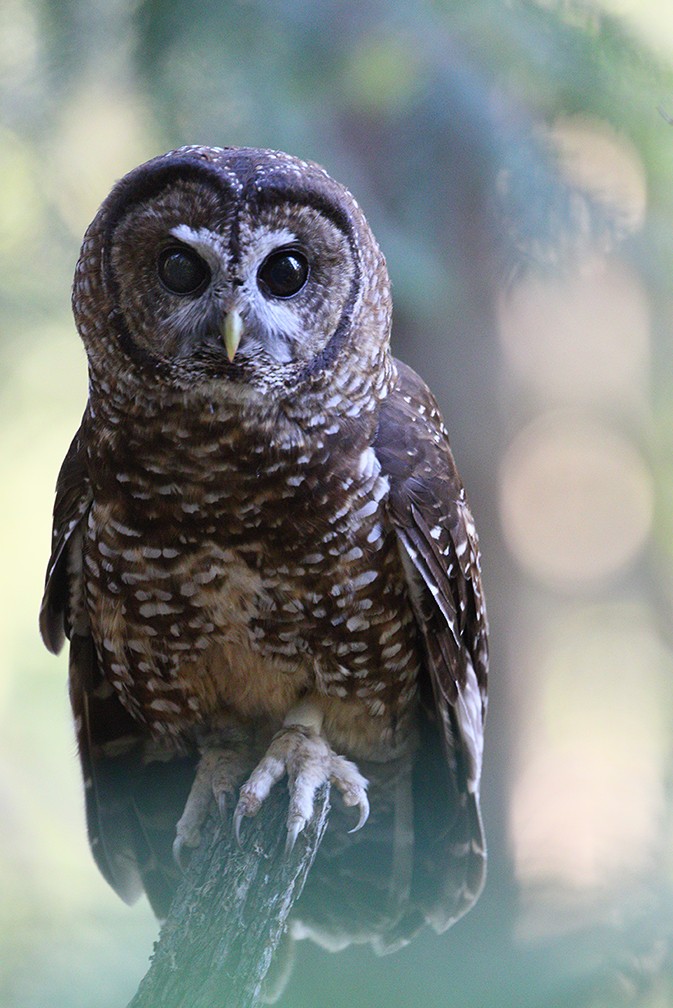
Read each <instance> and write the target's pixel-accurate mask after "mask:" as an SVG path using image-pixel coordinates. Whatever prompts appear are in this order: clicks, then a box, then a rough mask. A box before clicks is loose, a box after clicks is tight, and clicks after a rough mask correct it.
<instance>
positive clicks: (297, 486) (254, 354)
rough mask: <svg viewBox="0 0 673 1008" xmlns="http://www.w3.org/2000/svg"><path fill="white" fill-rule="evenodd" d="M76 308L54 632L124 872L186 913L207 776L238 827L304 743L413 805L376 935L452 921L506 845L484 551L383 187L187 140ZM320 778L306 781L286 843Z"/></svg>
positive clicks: (87, 769) (120, 211) (128, 188)
mask: <svg viewBox="0 0 673 1008" xmlns="http://www.w3.org/2000/svg"><path fill="white" fill-rule="evenodd" d="M73 306H74V312H75V318H76V321H77V325H78V328H79V331H80V334H81V336H82V339H83V341H84V344H85V347H86V350H87V355H88V360H89V374H90V395H89V402H88V404H87V408H86V411H85V414H84V418H83V421H82V425H81V427H80V430H79V432H78V434H77V435H76V437H75V439H74V441H73V443H72V445H71V448H70V451H69V452H68V455H67V457H66V459H65V462H64V463H63V467H62V470H61V474H60V476H59V481H58V485H57V491H56V504H55V509H54V534H53V549H52V557H51V561H50V565H49V569H48V573H47V584H46V591H45V599H44V603H43V609H42V614H41V628H42V633H43V637H44V640H45V643H46V644H47V646H48V647H49V648H50V650H52V651H54V652H56V651H58V650H59V648H60V647H61V644H62V642H63V635H64V633H65V635H66V636H68V637H69V639H70V689H71V698H72V704H73V710H74V714H75V719H76V725H77V732H78V739H79V748H80V755H81V760H82V767H83V773H84V778H85V786H86V792H87V814H88V823H89V832H90V838H91V843H92V847H93V850H94V854H95V856H96V860H97V862H98V864H99V866H100V868H101V870H102V872H103V874H104V875H105V876H106V878H107V879H108V880H109V881H110V883H111V884H112V885H113V886H114V887H115V888H116V889H117V891H118V892H119V893H120V894H121V895H122V896H123V897H124V898H126V899H130V898H133V896H134V895H135V894H136V892H137V891H138V889H139V888H140V887H141V886H144V888H145V889H146V890H147V892H148V895H149V897H150V899H151V901H152V902H153V905H154V906H155V908H156V909H157V911H158V912H159V913H163V912H165V909H166V904H167V900H168V899H169V897H170V892H171V889H172V886H173V885H174V881H175V868H174V865H173V862H172V860H171V853H170V848H171V843H172V841H173V836H174V831H175V830H176V828H177V838H176V840H175V845H174V846H175V850H176V852H177V853H178V855H180V854H181V852H182V850H183V848H184V847H185V846H193V845H195V844H196V843H198V840H199V825H200V823H201V821H202V818H203V814H204V809H206V810H207V801H209V800H212V799H211V798H209V797H208V796H211V795H214V796H215V798H216V799H217V800H218V801H219V802H220V805H221V807H223V808H224V806H225V805H226V804H227V803H229V804H232V802H233V803H235V801H236V794H237V792H238V788H239V787H240V786H241V785H243V787H242V788H241V791H240V796H239V798H238V804H237V806H236V811H235V815H234V820H235V824H236V828H237V829H238V828H239V827H240V822H241V819H242V818H243V817H244V816H246V815H252V814H255V813H256V812H257V810H258V809H259V807H260V805H261V804H262V803H263V799H264V796H265V794H266V793H268V788H269V787H270V786H272V785H273V783H274V782H275V780H277V779H278V775H279V772H280V773H282V772H283V770H284V769H286V767H287V765H288V764H289V762H290V761H291V760H295V761H297V760H298V761H299V765H300V766H303V765H304V764H305V765H306V767H307V768H309V767H310V768H311V769H312V771H315V773H314V778H315V779H317V780H318V782H319V781H320V779H329V778H331V779H332V782H333V784H335V786H336V787H337V789H338V790H339V791H340V792H341V793H342V795H343V797H344V801H345V803H346V804H347V805H357V806H358V807H359V809H360V825H363V824H364V820H365V818H366V816H367V811H368V800H367V796H366V788H367V781H366V780H365V778H364V777H363V776H362V773H361V772H360V770H359V769H358V766H359V765H361V766H365V765H366V767H367V773H368V775H369V776H371V777H372V778H373V779H374V780H378V778H381V779H384V778H386V774H387V775H388V778H390V779H392V778H394V779H395V781H396V783H395V795H397V796H398V797H397V798H394V799H393V798H391V797H390V790H389V793H388V795H387V798H386V797H385V796H384V797H382V798H381V807H383V806H384V805H385V804H386V801H388V803H389V804H390V803H392V804H393V805H394V804H395V802H403V801H406V802H408V803H409V808H412V805H411V803H412V802H413V811H412V812H411V813H410V815H411V819H409V822H410V824H411V825H410V829H413V830H415V839H414V841H413V842H412V843H411V846H410V850H411V851H412V853H411V854H410V855H409V858H410V860H409V859H408V861H409V864H408V868H407V875H408V877H409V879H411V881H408V885H406V888H405V887H404V886H402V887H401V888H403V889H404V891H405V896H404V898H403V899H402V898H400V899H398V901H397V903H398V906H397V910H396V913H397V918H396V922H395V924H394V926H393V925H392V924H391V923H390V921H388V922H387V923H386V924H385V926H384V925H383V924H382V923H381V921H380V920H379V921H377V923H376V925H375V926H374V925H372V928H373V930H375V931H377V933H378V935H379V939H378V941H379V945H381V946H382V947H383V946H388V945H391V944H394V942H395V941H396V940H397V939H398V938H400V936H401V937H402V938H403V937H404V934H405V928H406V931H408V932H409V933H411V931H413V930H414V928H415V927H416V924H415V923H412V918H413V921H414V922H415V921H417V919H418V920H422V919H425V920H428V921H430V922H431V923H432V924H433V925H434V926H435V927H436V928H437V929H438V930H441V929H443V928H444V927H446V926H448V924H450V923H451V922H452V920H454V919H455V918H456V917H457V916H459V915H460V914H461V913H462V912H464V911H465V910H466V909H467V908H468V907H469V906H470V905H471V904H472V902H473V901H474V899H475V898H476V896H477V894H478V892H479V890H480V888H481V884H482V877H483V865H484V857H485V854H484V846H483V838H482V832H481V824H480V817H479V808H478V796H479V777H480V772H481V752H482V726H483V716H484V711H485V690H486V670H487V644H486V617H485V610H484V605H483V597H482V592H481V582H480V573H479V550H478V545H477V537H476V533H475V530H474V525H473V522H472V518H471V516H470V512H469V510H468V508H467V505H466V503H465V496H464V491H463V488H462V485H461V481H460V477H459V475H458V473H457V470H456V468H455V465H454V463H453V459H452V456H451V452H450V449H449V444H448V440H447V436H446V431H445V430H444V427H443V425H442V422H441V417H440V415H439V412H438V410H437V406H436V404H435V402H434V400H433V398H432V396H431V394H430V393H429V391H428V390H427V388H426V386H425V385H424V384H423V382H422V381H421V379H420V378H418V376H417V375H415V374H414V372H413V371H411V370H410V369H409V368H407V367H406V366H404V365H402V364H400V363H399V362H396V361H395V360H394V359H393V358H392V357H391V355H390V351H389V346H388V339H389V330H390V293H389V284H388V279H387V273H386V269H385V263H384V260H383V257H382V255H381V253H380V251H379V249H378V247H377V245H376V242H375V240H374V238H373V236H372V235H371V232H370V230H369V227H368V225H367V223H366V221H365V219H364V217H363V215H362V213H361V211H360V210H359V208H358V206H357V204H356V203H355V201H354V200H353V198H352V197H351V196H350V194H349V193H348V192H347V191H346V190H345V189H344V188H343V187H341V186H339V185H338V184H337V183H336V182H334V181H333V180H332V179H331V178H329V176H328V175H327V174H326V173H325V172H324V170H323V169H321V168H319V167H318V166H316V165H313V164H310V163H306V162H303V161H299V160H297V159H295V158H291V157H289V156H288V155H285V154H281V153H278V152H271V151H260V150H252V149H250V150H248V149H234V148H231V149H224V150H221V149H214V148H199V147H192V148H182V149H181V150H178V151H174V152H171V153H169V154H167V155H164V156H163V157H160V158H156V159H154V160H153V161H150V162H148V163H147V164H146V165H142V166H141V167H140V168H138V169H136V170H135V171H133V172H131V173H130V174H129V175H127V176H126V177H125V178H124V179H122V181H121V182H120V183H119V184H118V185H117V186H116V187H115V188H114V189H113V191H112V192H111V194H110V196H109V197H108V199H107V200H106V201H105V202H104V203H103V205H102V207H101V209H100V211H99V213H98V214H97V216H96V218H95V219H94V221H93V223H92V224H91V226H90V228H89V230H88V231H87V234H86V236H85V239H84V243H83V246H82V253H81V257H80V260H79V263H78V267H77V272H76V275H75V285H74V292H73ZM268 752H270V753H271V754H272V755H273V757H274V760H271V759H270V758H269V757H268V755H267V756H265V753H268ZM440 754H441V756H440ZM197 755H198V756H200V758H201V762H200V765H199V769H198V772H197V773H196V779H195V782H194V784H193V786H191V793H190V795H189V799H188V800H187V804H186V808H185V810H184V813H183V814H182V816H180V811H181V809H180V808H177V809H176V803H177V802H178V801H179V803H182V802H184V800H185V797H186V795H187V792H189V788H190V785H191V784H192V778H193V776H194V760H195V756H197ZM344 757H346V758H344ZM275 761H277V762H275ZM400 762H401V763H402V764H404V765H405V767H406V770H405V773H404V774H400V773H397V771H395V773H393V772H392V770H391V769H390V768H392V767H397V766H398V765H400ZM256 764H257V769H254V768H255V765H256ZM277 765H280V766H281V771H278V769H277ZM386 768H389V769H388V770H386ZM253 771H254V772H253ZM316 774H317V777H316ZM405 775H406V776H405ZM403 777H404V779H405V780H406V781H407V783H406V785H405V788H406V790H405V788H402V790H400V783H399V782H400V780H402V778H403ZM314 786H315V784H314V783H313V784H311V785H310V786H309V785H306V784H304V783H302V782H301V780H300V781H299V783H295V784H293V785H292V786H291V787H290V804H289V813H288V830H289V833H290V840H292V839H293V837H294V836H296V834H297V832H298V831H299V830H300V829H301V828H303V825H304V824H305V821H306V820H307V818H308V817H309V816H310V815H311V811H312V798H313V789H314ZM171 790H172V793H173V795H174V796H175V795H177V796H178V797H177V799H176V798H175V797H173V799H172V801H171V802H168V801H166V800H164V798H162V795H165V793H167V791H171ZM384 791H385V788H384V789H383V790H382V791H381V794H382V795H383V794H384ZM402 792H404V796H403V797H399V795H401V794H402ZM375 795H376V787H375V786H374V785H373V786H372V790H371V797H372V802H373V801H374V798H375ZM206 799H207V800H206ZM372 811H373V815H372V821H371V822H370V824H368V825H367V826H366V827H365V828H364V829H363V830H362V832H361V833H359V834H358V839H357V841H353V843H356V842H357V843H358V844H365V845H366V843H367V830H368V829H371V830H372V831H374V830H375V829H376V813H377V809H376V807H375V806H374V805H373V806H372ZM262 814H263V813H262ZM178 817H180V818H179V822H178V821H177V820H178ZM381 821H382V820H381ZM333 833H335V835H336V831H335V830H333ZM370 835H371V836H373V835H374V833H373V832H372V833H371V834H370ZM336 842H337V843H338V842H339V841H336ZM390 842H391V843H392V844H393V846H395V845H398V844H399V841H398V840H395V841H393V840H391V841H390ZM364 849H365V848H363V847H361V848H360V850H361V851H362V850H364ZM395 856H397V855H395ZM393 861H394V862H395V863H396V864H399V863H400V858H399V857H398V858H397V861H395V857H393ZM339 870H340V871H344V872H347V868H345V867H344V865H343V864H341V867H340V869H339ZM391 871H392V869H391ZM391 886H392V888H394V887H395V880H393V882H392V883H390V884H389V888H390V887H391ZM398 890H399V891H401V889H400V887H398ZM309 904H310V900H309V901H308V902H307V907H308V906H309ZM349 912H352V909H351V911H349ZM310 913H311V912H310V909H309V910H307V914H308V916H310ZM402 920H406V921H407V923H408V927H407V926H406V925H404V926H401V925H400V921H402ZM332 924H333V922H332ZM321 926H322V925H321V924H320V923H318V924H315V928H316V931H318V930H320V927H321ZM344 926H345V925H344ZM384 934H385V935H387V937H385V938H384V937H381V936H383V935H384ZM393 934H394V935H396V936H397V938H394V937H393ZM372 940H374V939H373V938H372Z"/></svg>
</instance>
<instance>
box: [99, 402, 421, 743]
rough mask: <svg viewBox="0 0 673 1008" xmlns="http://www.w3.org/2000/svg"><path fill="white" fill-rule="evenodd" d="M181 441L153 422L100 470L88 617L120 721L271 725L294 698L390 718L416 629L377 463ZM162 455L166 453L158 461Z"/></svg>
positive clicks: (216, 438) (156, 726)
mask: <svg viewBox="0 0 673 1008" xmlns="http://www.w3.org/2000/svg"><path fill="white" fill-rule="evenodd" d="M181 432H183V431H182V428H180V427H178V428H177V429H176V428H173V429H169V428H168V426H167V424H166V420H165V419H164V421H163V427H162V432H161V437H159V436H158V435H155V437H154V438H152V437H148V431H147V429H146V430H145V431H143V432H141V433H138V434H136V438H140V437H141V436H142V437H144V438H145V444H144V446H141V445H139V444H131V443H130V442H129V440H128V438H127V439H126V440H125V443H124V452H121V453H120V457H119V458H118V459H117V460H116V465H114V466H110V465H109V464H108V465H107V466H105V465H103V467H102V468H99V470H98V471H99V472H104V473H106V479H103V480H101V482H100V490H99V493H98V495H97V496H96V498H95V500H94V505H93V507H92V509H91V513H90V516H89V525H88V530H87V536H86V544H85V558H84V565H85V577H86V583H87V594H88V599H89V611H90V619H91V624H92V628H93V633H94V637H95V639H96V643H97V647H98V650H99V655H100V660H101V663H102V665H103V667H104V668H105V670H106V673H107V675H108V677H109V679H110V680H111V681H112V683H113V684H114V685H115V687H116V689H117V690H118V691H119V694H120V696H121V699H122V701H123V702H124V703H125V705H126V706H127V708H128V709H129V710H130V711H131V712H132V713H133V714H134V715H135V716H136V717H138V718H139V719H141V720H143V721H145V722H146V723H147V724H148V725H149V726H150V728H152V729H153V730H155V731H156V732H159V733H161V734H168V735H171V734H172V735H181V734H182V733H184V732H185V731H186V730H189V729H190V727H191V726H193V725H195V724H200V723H208V722H209V720H211V719H212V718H214V717H216V716H217V715H218V714H219V713H221V712H222V711H223V710H230V711H233V712H234V713H235V714H237V715H238V716H242V717H246V718H252V719H254V718H266V719H268V718H271V719H276V720H278V721H279V722H281V721H282V718H283V716H284V714H285V713H286V711H287V710H288V708H289V707H290V706H291V705H292V704H293V703H295V702H296V701H297V699H298V698H299V697H300V696H302V695H304V694H305V693H306V692H317V693H319V694H322V695H324V696H325V697H330V698H333V699H335V700H339V701H349V700H353V701H355V702H357V704H358V707H360V708H364V709H366V710H367V711H368V712H369V714H370V715H371V717H373V718H386V716H387V717H388V719H390V717H391V716H392V717H393V718H396V717H397V715H398V713H399V709H400V708H403V707H404V706H405V704H408V703H409V702H410V699H411V697H412V696H413V692H414V689H415V679H416V674H417V659H416V641H415V627H414V622H413V617H412V614H411V610H410V607H409V604H408V599H407V596H406V588H405V585H404V579H403V574H402V570H401V566H400V562H399V557H398V551H397V547H396V542H395V536H394V533H392V532H391V531H390V530H389V529H388V528H387V523H386V520H385V498H386V494H387V489H388V485H387V481H386V479H385V478H384V477H383V476H382V475H381V473H380V469H379V466H378V463H377V461H376V458H375V456H374V454H373V452H372V451H371V449H370V448H368V447H367V445H366V443H362V444H359V445H358V444H356V443H354V439H352V438H351V440H350V442H347V443H346V445H345V446H344V445H341V451H340V450H339V445H338V444H337V443H333V444H331V445H330V444H329V440H330V435H329V434H328V435H325V434H324V433H322V434H321V433H320V432H318V433H316V432H315V431H314V432H313V435H312V441H313V444H312V446H309V444H307V443H306V442H305V443H304V444H303V445H301V444H300V445H293V446H292V447H291V450H288V451H285V452H283V450H282V446H281V449H280V450H279V449H278V446H276V449H275V450H271V451H270V450H269V445H268V442H265V441H264V440H261V441H257V442H255V445H256V446H260V445H261V447H262V449H263V450H260V451H256V450H255V448H254V447H253V448H252V449H251V448H250V445H249V443H248V439H247V438H246V439H245V444H244V443H243V441H244V437H243V435H242V433H241V431H240V430H239V429H231V428H229V427H227V426H226V425H225V426H224V427H223V428H221V429H218V427H217V425H213V426H212V427H211V428H210V429H209V430H208V431H204V430H201V431H196V432H195V431H193V430H192V431H191V436H190V437H189V439H187V438H186V437H184V438H183V439H182V441H181V439H180V433H181ZM184 433H185V434H186V430H185V431H184ZM206 433H209V435H210V436H209V437H207V436H205V435H206ZM167 439H170V441H171V443H172V446H173V452H172V453H167V452H166V450H165V447H164V448H162V449H161V450H157V444H158V443H161V444H165V441H166V440H167ZM307 440H308V439H307ZM332 441H333V442H334V441H335V439H334V437H333V436H332ZM316 444H317V445H318V447H316ZM176 446H177V447H176ZM187 446H188V448H187ZM185 448H187V450H184V449H185ZM108 462H109V460H108ZM391 671H392V675H391ZM393 708H394V709H393Z"/></svg>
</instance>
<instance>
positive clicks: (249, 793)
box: [234, 724, 369, 854]
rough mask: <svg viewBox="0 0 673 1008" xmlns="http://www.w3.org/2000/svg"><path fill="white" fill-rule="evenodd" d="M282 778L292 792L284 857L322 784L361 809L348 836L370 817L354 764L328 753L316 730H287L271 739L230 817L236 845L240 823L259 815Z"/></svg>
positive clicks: (309, 814) (297, 727)
mask: <svg viewBox="0 0 673 1008" xmlns="http://www.w3.org/2000/svg"><path fill="white" fill-rule="evenodd" d="M286 774H287V778H288V790H289V792H290V806H289V809H288V816H287V841H286V844H285V851H286V854H289V853H290V852H291V851H292V849H293V848H294V845H295V843H296V841H297V837H298V836H299V834H300V833H301V832H302V830H303V829H304V827H305V826H306V824H307V823H308V822H309V821H310V820H311V819H312V818H313V811H314V801H315V796H316V793H317V792H318V790H319V788H320V787H322V785H323V784H327V783H330V784H332V785H333V786H334V787H336V788H337V790H338V791H339V792H340V794H341V796H342V798H343V801H344V804H345V805H347V806H357V807H358V808H359V810H360V816H359V819H358V822H357V824H356V826H355V827H354V828H353V830H351V832H353V833H354V832H356V831H357V830H359V829H361V828H362V827H363V826H364V824H365V822H366V821H367V817H368V816H369V802H368V800H367V781H366V779H365V778H364V777H363V776H362V774H361V773H360V771H359V770H358V768H357V767H356V766H355V764H354V763H351V762H350V761H349V760H347V759H345V757H343V756H338V755H337V754H336V753H335V752H334V751H333V750H332V748H331V747H330V745H329V743H328V742H327V740H326V739H325V738H324V737H323V736H322V735H321V734H320V732H319V731H318V730H316V728H315V727H313V726H306V725H300V724H290V725H288V726H287V727H285V728H283V729H282V730H281V731H279V732H278V733H277V734H276V735H275V736H274V738H273V739H272V740H271V744H270V746H269V748H268V750H267V753H266V755H265V756H264V758H263V759H262V760H261V761H260V763H259V764H258V765H257V767H256V768H255V770H253V772H252V774H251V775H250V777H249V779H248V781H247V782H246V783H245V784H244V785H243V787H242V788H241V793H240V797H239V800H238V804H237V806H236V811H235V812H234V835H235V836H236V839H237V841H238V843H239V844H240V842H241V839H240V828H241V822H242V820H243V817H244V816H246V817H252V816H255V815H257V813H258V812H259V810H260V808H261V806H262V804H263V802H264V801H265V800H266V798H267V797H268V795H269V793H270V791H271V788H272V787H273V785H274V784H276V783H277V782H278V781H279V780H280V779H281V778H282V777H284V776H285V775H286Z"/></svg>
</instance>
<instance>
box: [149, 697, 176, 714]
mask: <svg viewBox="0 0 673 1008" xmlns="http://www.w3.org/2000/svg"><path fill="white" fill-rule="evenodd" d="M150 707H151V708H152V710H155V711H160V712H161V713H162V714H179V713H180V711H181V709H182V708H181V707H180V706H179V705H178V704H176V703H173V701H172V700H165V699H157V700H152V701H150Z"/></svg>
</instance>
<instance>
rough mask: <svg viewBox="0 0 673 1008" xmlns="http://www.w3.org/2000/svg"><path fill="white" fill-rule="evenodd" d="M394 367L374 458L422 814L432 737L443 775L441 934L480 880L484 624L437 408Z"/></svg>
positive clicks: (434, 858) (471, 544) (468, 535)
mask: <svg viewBox="0 0 673 1008" xmlns="http://www.w3.org/2000/svg"><path fill="white" fill-rule="evenodd" d="M397 367H398V381H397V385H396V387H395V388H394V390H393V392H392V393H391V394H390V395H389V396H388V398H387V399H386V400H385V401H384V403H383V405H382V409H381V414H380V418H379V427H378V432H377V437H376V440H375V444H374V450H375V452H376V455H377V457H378V459H379V462H380V463H381V470H382V474H384V475H386V476H387V477H388V479H389V481H390V490H389V497H388V510H389V515H390V518H391V520H392V523H393V526H394V528H395V531H396V533H397V536H398V540H399V544H400V553H401V557H402V562H403V565H404V568H405V571H406V575H407V584H408V587H409V594H410V599H411V602H412V606H413V609H414V614H415V616H416V621H417V624H418V627H419V631H420V636H421V640H422V642H423V650H424V658H425V661H424V668H425V674H426V676H427V679H426V683H427V686H428V688H426V689H424V688H423V686H424V684H423V683H421V687H422V689H421V694H422V698H423V699H424V703H425V711H426V714H427V719H428V724H429V728H427V726H426V729H425V730H426V733H429V734H428V737H429V738H430V743H429V744H428V745H426V747H425V750H424V752H425V756H424V759H425V761H426V763H428V766H430V767H431V769H430V770H428V769H426V771H425V774H424V770H423V767H422V766H421V767H420V768H419V775H420V776H419V787H418V790H419V793H420V794H421V795H422V798H421V800H422V801H424V802H425V804H426V807H427V808H430V807H431V804H432V801H433V794H432V792H433V789H434V790H436V787H437V780H438V779H440V777H441V773H440V768H439V765H438V762H437V759H438V757H437V752H436V751H435V750H434V749H433V746H434V741H433V739H434V735H433V732H434V733H436V732H437V728H439V732H440V735H441V742H442V748H443V752H444V766H445V769H448V775H447V774H446V773H445V774H444V778H445V788H446V792H447V808H446V811H445V816H444V818H443V819H440V818H439V817H438V815H434V814H431V815H430V817H429V820H428V821H429V823H430V825H429V827H428V828H427V829H426V840H425V843H426V848H427V849H428V850H429V851H431V854H430V858H429V862H431V863H434V864H437V865H443V866H444V869H443V882H442V883H441V885H440V895H438V894H437V891H435V892H434V893H431V892H430V889H428V894H427V900H426V901H427V906H426V919H428V920H429V921H430V922H431V923H433V924H434V926H435V927H436V928H437V930H443V929H444V928H446V927H448V926H449V924H451V923H452V922H453V921H454V920H456V919H457V917H459V916H461V914H462V913H464V912H465V911H466V910H467V909H469V907H470V906H472V904H473V903H474V901H475V899H476V898H477V896H478V894H479V892H480V890H481V887H482V885H483V881H484V868H485V844H484V838H483V828H482V823H481V814H480V810H479V783H480V776H481V762H482V749H483V722H484V716H485V712H486V687H487V672H488V639H487V638H488V625H487V618H486V610H485V607H484V599H483V592H482V586H481V571H480V556H479V543H478V539H477V534H476V530H475V527H474V522H473V520H472V516H471V514H470V511H469V508H468V506H467V503H466V500H465V491H464V489H463V485H462V482H461V480H460V476H459V474H458V471H457V469H456V466H455V463H454V461H453V457H452V454H451V450H450V447H449V442H448V437H447V434H446V431H445V429H444V426H443V424H442V420H441V416H440V413H439V410H438V407H437V404H436V402H435V400H434V399H433V397H432V395H431V393H430V392H429V390H428V389H427V387H426V385H425V384H424V383H423V381H422V380H421V379H420V378H419V377H418V375H416V374H415V373H414V372H413V371H412V370H411V369H410V368H408V367H407V366H406V365H403V364H401V363H399V362H397ZM433 725H434V729H433V728H432V726H433ZM433 753H434V755H433ZM423 774H424V776H423ZM434 800H436V795H435V796H434ZM430 885H431V883H429V884H428V886H429V887H430ZM435 885H436V881H435Z"/></svg>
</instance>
